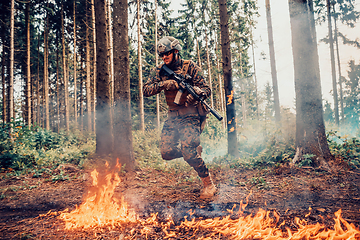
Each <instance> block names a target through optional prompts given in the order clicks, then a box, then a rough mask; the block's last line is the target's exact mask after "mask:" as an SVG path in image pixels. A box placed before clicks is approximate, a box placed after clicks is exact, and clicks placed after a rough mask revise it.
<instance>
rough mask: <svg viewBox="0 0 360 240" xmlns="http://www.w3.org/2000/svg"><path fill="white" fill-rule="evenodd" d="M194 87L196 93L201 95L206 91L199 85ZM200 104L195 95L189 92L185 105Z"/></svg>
mask: <svg viewBox="0 0 360 240" xmlns="http://www.w3.org/2000/svg"><path fill="white" fill-rule="evenodd" d="M193 89H194V90H195V92H196V94H197V95H199V96H201V95H203V94H204V91H203V90H201V89H200V88H199V87H197V86H194V87H193ZM196 104H198V101H197V100H196V99H195V98H194V97H193V95H191V94H188V95H187V96H186V102H185V106H189V105H196Z"/></svg>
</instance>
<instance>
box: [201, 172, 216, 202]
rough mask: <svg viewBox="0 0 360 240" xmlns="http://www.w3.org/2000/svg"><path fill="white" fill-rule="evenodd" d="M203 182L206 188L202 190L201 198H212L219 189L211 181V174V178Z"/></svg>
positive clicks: (202, 179) (204, 179)
mask: <svg viewBox="0 0 360 240" xmlns="http://www.w3.org/2000/svg"><path fill="white" fill-rule="evenodd" d="M201 181H202V182H203V185H204V186H203V189H202V190H201V193H200V198H201V199H209V198H212V197H213V196H214V194H215V193H216V191H217V188H216V187H215V185H214V183H213V181H212V179H211V176H210V173H209V176H207V177H204V178H201Z"/></svg>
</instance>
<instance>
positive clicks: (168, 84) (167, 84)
mask: <svg viewBox="0 0 360 240" xmlns="http://www.w3.org/2000/svg"><path fill="white" fill-rule="evenodd" d="M163 87H164V89H165V90H168V91H174V90H177V89H179V85H178V83H177V82H176V81H175V80H172V79H170V80H166V81H164V85H163Z"/></svg>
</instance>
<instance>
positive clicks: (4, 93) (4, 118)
mask: <svg viewBox="0 0 360 240" xmlns="http://www.w3.org/2000/svg"><path fill="white" fill-rule="evenodd" d="M1 38H2V39H3V41H4V34H2V35H1ZM1 53H2V54H1V86H2V104H3V115H2V120H3V126H4V125H5V123H6V122H7V119H6V115H7V105H6V84H5V47H4V45H2V47H1Z"/></svg>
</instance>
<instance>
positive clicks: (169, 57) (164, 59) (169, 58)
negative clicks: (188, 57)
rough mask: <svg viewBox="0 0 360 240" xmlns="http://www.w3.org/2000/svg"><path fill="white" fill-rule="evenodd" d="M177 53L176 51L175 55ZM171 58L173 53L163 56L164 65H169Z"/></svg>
mask: <svg viewBox="0 0 360 240" xmlns="http://www.w3.org/2000/svg"><path fill="white" fill-rule="evenodd" d="M177 52H178V51H177V50H175V53H177ZM173 57H174V53H173V52H171V53H170V54H169V55H166V54H164V55H163V56H162V60H163V61H164V63H165V64H166V65H169V64H170V63H171V61H172V60H173Z"/></svg>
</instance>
